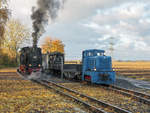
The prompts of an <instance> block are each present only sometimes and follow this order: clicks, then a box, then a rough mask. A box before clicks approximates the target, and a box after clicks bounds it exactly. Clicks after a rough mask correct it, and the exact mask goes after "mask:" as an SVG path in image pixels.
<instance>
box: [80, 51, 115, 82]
mask: <svg viewBox="0 0 150 113" xmlns="http://www.w3.org/2000/svg"><path fill="white" fill-rule="evenodd" d="M82 55H83V57H82V62H83V68H82V80H85V81H90V82H92V83H98V84H113V83H114V82H115V72H114V71H113V69H112V60H111V57H110V56H105V51H104V50H97V49H93V50H86V51H83V54H82Z"/></svg>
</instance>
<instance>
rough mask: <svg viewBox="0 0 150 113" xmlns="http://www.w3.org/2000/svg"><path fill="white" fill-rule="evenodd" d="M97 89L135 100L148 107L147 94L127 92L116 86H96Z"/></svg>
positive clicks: (148, 97)
mask: <svg viewBox="0 0 150 113" xmlns="http://www.w3.org/2000/svg"><path fill="white" fill-rule="evenodd" d="M97 87H102V88H104V89H106V90H109V91H110V90H111V91H114V92H116V93H118V94H122V95H124V96H128V97H131V99H133V100H136V101H138V102H141V103H143V104H147V105H150V95H148V94H145V93H142V92H138V91H134V90H129V89H126V88H121V87H118V86H115V85H111V86H97Z"/></svg>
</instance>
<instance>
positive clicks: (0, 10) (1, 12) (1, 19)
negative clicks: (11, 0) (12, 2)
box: [0, 0, 9, 48]
mask: <svg viewBox="0 0 150 113" xmlns="http://www.w3.org/2000/svg"><path fill="white" fill-rule="evenodd" d="M4 6H5V7H4ZM8 15H9V11H8V9H7V0H0V48H1V44H2V41H3V39H4V32H5V24H6V22H7V20H8Z"/></svg>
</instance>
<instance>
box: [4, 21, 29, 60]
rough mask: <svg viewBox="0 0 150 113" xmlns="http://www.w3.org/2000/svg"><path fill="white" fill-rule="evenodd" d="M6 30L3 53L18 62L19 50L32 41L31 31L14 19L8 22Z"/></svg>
mask: <svg viewBox="0 0 150 113" xmlns="http://www.w3.org/2000/svg"><path fill="white" fill-rule="evenodd" d="M5 29H6V30H5V34H4V42H3V47H4V48H3V53H4V54H6V53H7V54H8V56H9V57H11V58H15V59H16V62H17V56H18V50H19V49H20V48H21V47H22V46H23V45H25V44H26V43H27V41H29V40H30V30H29V29H28V28H27V27H26V26H25V25H23V24H21V23H20V22H19V21H18V20H13V19H12V20H9V21H8V22H7V24H6V27H5ZM5 52H6V53H5Z"/></svg>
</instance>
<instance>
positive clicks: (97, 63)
mask: <svg viewBox="0 0 150 113" xmlns="http://www.w3.org/2000/svg"><path fill="white" fill-rule="evenodd" d="M34 50H35V51H34ZM64 61H65V57H64V54H62V53H59V52H54V53H47V54H43V55H42V54H41V50H40V48H36V49H35V48H23V49H22V50H21V55H20V62H21V63H20V69H19V71H20V72H21V73H28V74H31V73H32V72H33V71H39V70H40V69H42V72H43V73H47V74H51V75H55V76H56V75H57V76H60V75H63V76H64V77H65V78H68V79H78V80H82V81H88V82H91V83H96V84H108V85H109V84H113V83H114V82H115V72H114V71H113V69H112V61H111V57H110V56H105V51H104V50H98V49H91V50H85V51H83V53H82V64H65V63H64Z"/></svg>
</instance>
